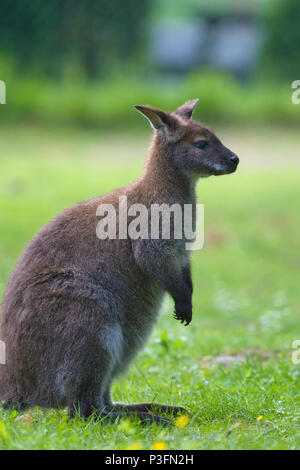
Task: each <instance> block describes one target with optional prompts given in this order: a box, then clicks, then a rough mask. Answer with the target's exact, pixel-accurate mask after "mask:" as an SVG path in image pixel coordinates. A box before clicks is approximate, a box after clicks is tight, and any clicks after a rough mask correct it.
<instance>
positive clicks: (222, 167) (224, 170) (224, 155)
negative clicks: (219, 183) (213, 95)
mask: <svg viewBox="0 0 300 470" xmlns="http://www.w3.org/2000/svg"><path fill="white" fill-rule="evenodd" d="M221 146H222V151H221V152H220V156H219V157H217V159H216V163H215V170H216V172H215V173H214V174H215V175H227V174H230V173H234V172H235V171H236V169H237V166H238V164H239V161H240V159H239V157H238V156H237V155H236V154H235V153H234V152H232V151H231V150H229V149H228V148H227V147H225V146H224V145H223V144H221ZM217 155H218V152H217Z"/></svg>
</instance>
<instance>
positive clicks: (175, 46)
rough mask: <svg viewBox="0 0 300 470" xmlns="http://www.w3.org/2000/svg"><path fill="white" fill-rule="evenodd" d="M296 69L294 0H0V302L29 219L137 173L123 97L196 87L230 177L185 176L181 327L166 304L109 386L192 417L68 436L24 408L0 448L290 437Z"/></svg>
mask: <svg viewBox="0 0 300 470" xmlns="http://www.w3.org/2000/svg"><path fill="white" fill-rule="evenodd" d="M297 79H298V80H299V79H300V3H299V1H298V0H255V1H254V0H252V1H251V2H245V1H242V0H232V1H230V0H228V1H225V0H223V1H222V0H215V1H214V2H212V1H205V0H189V1H188V2H187V1H185V0H151V1H150V0H143V1H142V0H127V1H126V2H125V1H122V0H114V1H111V0H81V1H80V2H78V1H75V0H51V2H43V3H41V2H40V1H37V0H14V1H13V2H12V1H10V0H1V4H0V80H3V81H5V83H6V104H5V105H4V104H0V148H1V158H0V162H1V163H0V214H1V215H0V295H2V293H3V290H4V288H5V285H6V282H7V278H8V276H9V274H10V272H11V270H12V269H13V266H14V264H15V262H16V259H17V257H18V256H19V254H20V253H21V252H22V250H23V249H24V246H25V245H26V244H27V243H28V242H29V241H30V239H31V238H32V237H33V236H34V235H35V233H36V232H37V231H38V230H39V228H40V227H42V225H44V224H45V223H47V222H48V221H49V220H50V219H51V218H52V217H53V216H55V215H56V214H57V213H58V212H60V211H61V210H63V209H64V208H65V207H68V206H71V205H73V204H75V203H76V202H77V201H80V200H83V199H88V198H90V197H93V196H96V195H99V194H103V193H105V192H107V191H110V190H112V189H113V188H115V187H117V186H121V185H123V184H126V183H128V182H129V181H130V180H132V179H133V178H135V177H137V176H138V175H139V174H140V173H141V171H142V166H143V162H144V159H145V155H146V152H147V146H148V143H149V140H150V136H151V130H150V128H149V126H148V123H147V122H146V121H145V119H143V118H142V117H141V116H140V115H138V113H137V112H136V110H135V109H134V108H133V105H134V104H151V105H154V106H157V107H161V108H163V109H165V110H174V109H175V108H177V107H178V106H179V105H181V104H182V103H183V102H184V101H186V100H188V99H194V98H199V100H200V101H199V104H198V107H197V110H196V112H195V119H197V120H199V121H200V122H202V123H204V124H205V125H208V126H210V127H211V128H212V129H213V130H214V131H215V132H216V133H217V135H218V136H219V137H220V138H221V140H222V141H223V142H224V144H225V145H227V146H228V147H229V148H231V149H232V150H233V151H235V152H236V153H237V154H238V155H239V157H240V165H239V168H238V171H237V172H236V173H235V174H233V175H228V176H223V177H217V178H215V177H212V178H208V179H206V180H203V181H200V183H199V185H198V195H199V202H202V203H204V205H205V244H204V248H203V250H201V251H199V252H196V253H194V254H193V280H194V285H195V291H194V297H193V309H194V313H193V315H194V319H193V323H192V324H191V327H189V328H187V329H184V328H182V326H181V325H179V324H178V322H176V321H174V320H173V318H172V316H171V311H172V308H173V307H172V303H171V302H170V301H168V302H166V304H165V305H164V308H163V311H162V316H161V318H160V320H159V324H158V325H157V327H156V329H155V331H154V333H153V335H152V337H151V340H150V342H149V343H148V345H147V348H146V349H145V351H144V352H143V353H142V354H141V355H140V356H139V357H138V359H137V360H136V361H135V363H134V365H133V366H132V368H131V369H130V372H129V375H128V376H127V377H126V378H125V379H122V381H121V382H119V383H118V384H117V385H116V387H115V396H116V398H117V399H119V400H120V401H126V400H128V401H138V400H143V401H144V400H147V399H148V400H149V401H150V400H155V401H159V400H161V401H169V402H173V403H176V404H181V405H185V406H186V407H187V408H188V409H190V410H191V411H192V412H193V416H194V418H193V421H192V424H191V425H190V427H189V428H188V429H187V430H186V431H185V432H184V433H183V434H182V431H180V430H177V431H174V432H172V433H171V432H170V433H169V434H168V431H166V432H165V434H162V433H160V434H159V435H158V437H157V433H155V429H154V431H151V432H150V431H139V432H136V434H135V431H130V432H129V431H128V433H127V434H126V432H125V431H124V429H125V428H124V429H123V428H120V429H119V428H118V429H117V430H116V429H115V427H114V426H111V427H108V428H107V430H106V431H104V430H103V429H102V428H101V426H100V428H99V429H98V428H97V425H96V424H95V425H94V424H91V423H89V425H88V426H90V428H89V429H92V430H93V432H92V433H89V432H88V431H86V429H87V428H86V427H85V424H78V429H77V430H76V433H74V430H73V429H71V427H68V428H64V427H63V426H62V425H61V426H60V428H59V429H58V423H60V422H61V420H62V417H61V415H54V418H53V416H52V415H51V414H50V415H46V416H45V417H44V418H42V417H41V415H39V414H38V413H39V412H38V411H37V412H36V413H37V416H38V418H37V421H36V424H34V425H33V426H32V427H31V431H32V432H29V431H28V428H26V424H22V422H21V420H20V421H18V422H17V423H16V421H15V420H16V419H19V417H18V416H17V418H16V416H15V415H8V414H5V413H4V412H2V415H1V416H2V420H3V423H6V424H3V423H2V425H3V426H4V425H5V426H7V433H6V434H5V433H3V432H2V435H1V432H0V443H1V439H3V442H4V443H3V444H2V446H3V447H4V448H91V447H93V448H111V447H113V448H125V447H126V446H127V445H128V442H129V443H130V441H134V440H136V439H137V440H138V441H139V442H140V445H141V447H142V448H151V445H152V442H153V441H154V440H155V439H156V440H157V439H159V440H164V441H166V442H167V446H168V448H195V449H198V448H274V449H275V448H297V447H298V448H299V442H300V434H299V424H300V414H299V404H300V395H299V390H300V369H299V365H297V364H293V362H292V360H291V352H292V343H293V341H294V340H297V339H300V316H299V313H300V300H299V268H300V254H299V252H300V250H299V248H300V244H299V225H300V218H299V217H300V216H299V204H300V189H299V176H300V171H299V162H300V159H299V124H300V105H295V104H292V101H291V95H292V91H293V90H292V88H291V84H292V82H293V81H294V80H297ZM227 356H229V359H226V357H227ZM224 357H225V359H224ZM230 358H231V359H232V358H233V359H234V358H238V359H239V360H238V361H237V363H236V364H235V365H234V366H233V367H231V365H230V364H231V359H230ZM233 363H234V361H233ZM228 364H229V365H228ZM178 365H180V367H178ZM143 371H144V372H143ZM145 374H146V375H147V378H146V377H145ZM1 416H0V417H1ZM51 416H52V417H51ZM66 426H67V425H66ZM94 426H95V427H94ZM45 427H46V428H47V429H51V436H50V437H49V436H48V435H47V434H45ZM2 429H4V428H3V427H2ZM97 433H98V434H97ZM75 434H76V435H75ZM70 436H71V437H70ZM99 436H101V437H99ZM195 436H196V437H195Z"/></svg>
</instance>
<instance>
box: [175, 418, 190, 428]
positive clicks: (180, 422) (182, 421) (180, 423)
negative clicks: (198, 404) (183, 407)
mask: <svg viewBox="0 0 300 470" xmlns="http://www.w3.org/2000/svg"><path fill="white" fill-rule="evenodd" d="M189 422H190V418H189V417H188V416H186V415H181V416H178V418H176V419H175V426H177V427H178V428H185V427H186V426H187V425H188V424H189Z"/></svg>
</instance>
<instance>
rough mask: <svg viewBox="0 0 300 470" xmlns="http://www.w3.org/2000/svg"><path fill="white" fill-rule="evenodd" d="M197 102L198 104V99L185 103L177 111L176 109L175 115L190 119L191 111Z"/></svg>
mask: <svg viewBox="0 0 300 470" xmlns="http://www.w3.org/2000/svg"><path fill="white" fill-rule="evenodd" d="M198 102H199V99H198V98H196V99H195V100H192V101H187V102H186V103H184V104H183V105H182V106H180V107H179V108H178V109H176V111H175V114H178V115H179V116H182V117H184V118H188V119H190V118H191V117H192V114H193V111H194V109H195V108H196V106H197V104H198Z"/></svg>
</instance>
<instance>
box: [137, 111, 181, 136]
mask: <svg viewBox="0 0 300 470" xmlns="http://www.w3.org/2000/svg"><path fill="white" fill-rule="evenodd" d="M135 108H136V109H137V110H138V111H139V112H140V113H142V114H143V115H144V116H145V117H146V118H147V119H148V121H149V122H150V124H151V126H152V127H153V128H154V129H157V130H159V131H162V132H163V133H164V134H166V136H167V137H169V138H170V137H174V136H175V134H176V127H177V126H176V124H177V123H176V119H175V118H174V117H172V116H171V115H170V114H168V113H165V112H164V111H162V110H161V109H156V108H152V107H151V106H139V105H135Z"/></svg>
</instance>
